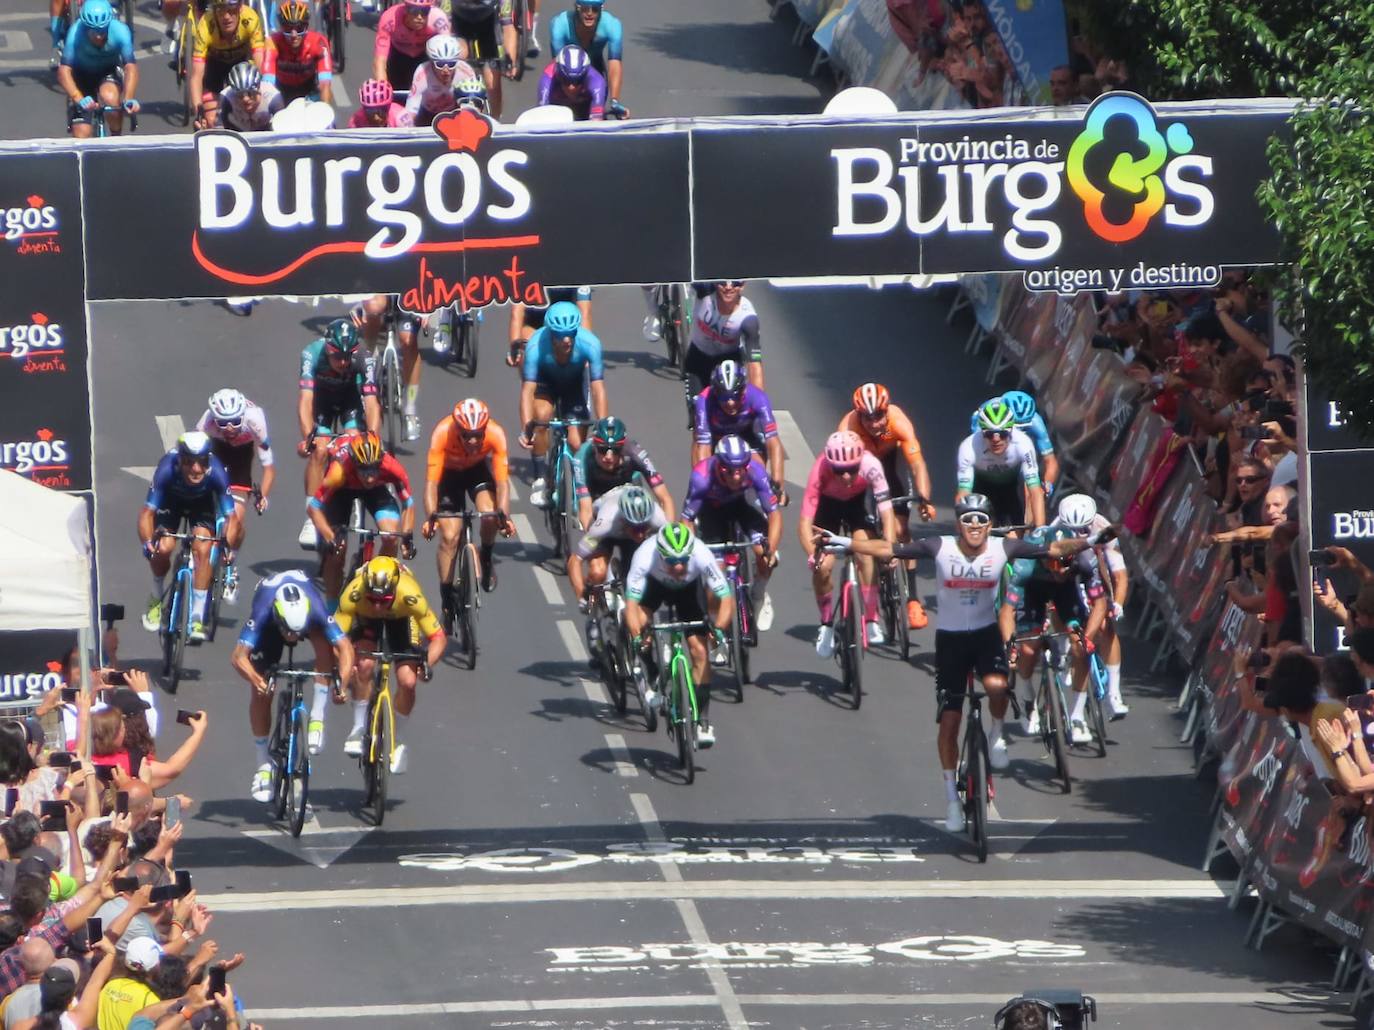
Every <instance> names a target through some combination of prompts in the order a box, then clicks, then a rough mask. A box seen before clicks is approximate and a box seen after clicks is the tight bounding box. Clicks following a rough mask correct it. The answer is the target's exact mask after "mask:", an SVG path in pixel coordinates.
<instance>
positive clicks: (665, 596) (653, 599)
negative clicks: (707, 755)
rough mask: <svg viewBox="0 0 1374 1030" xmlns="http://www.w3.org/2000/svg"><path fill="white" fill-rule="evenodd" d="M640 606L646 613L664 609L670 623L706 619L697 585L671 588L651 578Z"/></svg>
mask: <svg viewBox="0 0 1374 1030" xmlns="http://www.w3.org/2000/svg"><path fill="white" fill-rule="evenodd" d="M639 606H640V607H641V608H643V609H644V610H645V611H646V612H656V611H658V610H659V608H663V613H664V615H666V616H667V617H668V621H670V622H700V621H701V620H702V619H704V618H706V606H705V605H703V604H702V602H701V586H700V584H697V583H693V584H691V585H690V586H684V587H670V586H665V585H664V584H663V583H661V582H660V581H659V580H657V579H655V578H654V577H652V576H650V577H649V580H648V582H647V583H645V585H644V597H643V598H642V599H641V600H640V602H639ZM705 632H706V631H705V630H704V629H698V630H694V631H693V632H692V633H689V634H688V636H698V635H700V634H703V633H705ZM698 703H700V699H698Z"/></svg>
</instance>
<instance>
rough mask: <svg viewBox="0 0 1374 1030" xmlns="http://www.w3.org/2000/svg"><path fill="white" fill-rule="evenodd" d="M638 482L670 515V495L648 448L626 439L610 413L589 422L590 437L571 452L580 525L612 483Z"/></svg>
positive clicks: (588, 519)
mask: <svg viewBox="0 0 1374 1030" xmlns="http://www.w3.org/2000/svg"><path fill="white" fill-rule="evenodd" d="M633 482H638V483H639V484H640V485H641V486H645V487H647V488H648V489H650V490H652V491H653V493H654V499H655V500H656V501H658V504H659V507H660V508H662V509H663V511H664V513H665V514H666V515H667V517H668V519H669V520H670V521H671V520H672V517H673V495H672V494H670V493H669V492H668V484H666V483H665V482H663V477H662V476H661V475H659V474H658V469H657V468H656V467H655V466H654V460H653V459H652V458H650V457H649V452H648V451H646V450H645V449H644V448H643V447H642V446H640V445H639V444H638V443H636V442H635V441H634V440H631V439H629V437H628V436H627V432H626V429H625V423H624V422H622V421H620V419H618V418H616V417H615V416H614V415H608V416H607V417H605V418H603V419H599V420H598V421H597V422H596V424H595V425H593V426H592V431H591V439H589V440H588V441H587V442H586V443H584V444H583V445H582V446H581V447H579V448H578V449H577V451H576V453H574V454H573V490H574V492H575V493H576V494H577V520H578V522H579V523H580V524H581V527H582V528H583V529H586V528H587V527H588V526H590V525H591V524H592V507H593V505H595V504H596V503H597V501H598V500H599V499H600V498H601V497H603V496H605V495H606V494H608V493H610V491H612V490H614V489H615V488H616V487H620V486H624V485H625V484H626V483H633Z"/></svg>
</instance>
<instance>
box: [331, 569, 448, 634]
mask: <svg viewBox="0 0 1374 1030" xmlns="http://www.w3.org/2000/svg"><path fill="white" fill-rule="evenodd" d="M366 571H367V567H366V566H364V567H363V568H361V569H359V570H358V574H357V575H355V576H354V577H353V578H352V579H351V580H349V581H348V585H347V586H345V587H344V588H343V594H342V595H341V596H340V597H339V610H338V611H336V612H335V613H334V621H335V622H337V623H338V624H339V629H341V630H343V631H344V632H345V633H347V632H349V631H350V630H351V629H352V628H353V620H354V619H355V618H357V619H388V620H390V619H414V620H415V623H416V625H418V626H419V627H420V633H421V634H422V635H423V636H426V637H437V636H442V635H443V632H444V630H443V627H442V626H440V625H439V620H438V619H437V618H436V617H435V615H434V612H433V611H432V610H431V609H430V607H429V602H428V601H426V600H425V595H424V593H423V592H422V591H421V590H420V584H419V583H417V582H416V581H415V577H414V576H412V575H411V574H410V570H409V569H402V570H401V581H400V583H399V584H397V587H396V600H394V601H392V602H391V606H390V607H387V608H383V607H382V606H381V605H378V604H374V603H373V602H372V601H371V600H369V599H368V596H367V591H366V590H364V589H363V576H364V574H365V573H366Z"/></svg>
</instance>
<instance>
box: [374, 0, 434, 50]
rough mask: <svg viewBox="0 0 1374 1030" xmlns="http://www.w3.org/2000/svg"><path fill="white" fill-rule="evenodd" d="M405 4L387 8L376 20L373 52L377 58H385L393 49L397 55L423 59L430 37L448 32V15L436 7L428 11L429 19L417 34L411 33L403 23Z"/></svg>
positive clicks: (408, 27)
mask: <svg viewBox="0 0 1374 1030" xmlns="http://www.w3.org/2000/svg"><path fill="white" fill-rule="evenodd" d="M405 13H406V5H405V4H396V5H394V6H392V7H388V8H387V9H386V10H385V11H383V12H382V16H381V17H380V18H379V19H377V45H376V48H375V49H374V50H373V53H375V54H376V55H377V56H378V57H386V56H387V55H389V54H390V53H391V50H392V48H393V47H394V48H395V49H396V51H397V52H398V53H402V54H405V55H406V56H407V57H424V56H425V44H426V43H428V42H429V40H430V37H431V36H439V35H443V34H445V33H447V32H448V31H449V26H448V15H446V14H444V12H443V11H441V10H439V8H437V7H431V8H430V9H429V17H428V18H427V19H426V20H425V24H424V27H423V28H422V29H420V31H419V32H412V31H411V29H410V26H408V25H407V24H406V23H405Z"/></svg>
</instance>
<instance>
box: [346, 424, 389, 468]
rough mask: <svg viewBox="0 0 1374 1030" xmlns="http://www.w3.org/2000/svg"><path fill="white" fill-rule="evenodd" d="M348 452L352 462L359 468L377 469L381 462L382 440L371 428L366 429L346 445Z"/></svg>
mask: <svg viewBox="0 0 1374 1030" xmlns="http://www.w3.org/2000/svg"><path fill="white" fill-rule="evenodd" d="M348 453H349V454H351V455H352V456H353V463H354V464H355V465H357V466H358V468H360V469H377V468H380V467H381V464H382V441H381V439H380V438H379V437H378V436H377V434H376V433H374V432H373V431H372V430H370V429H369V430H366V431H365V432H361V433H359V434H358V435H357V436H355V437H354V438H353V442H352V443H351V444H349V445H348Z"/></svg>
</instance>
